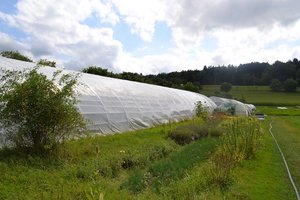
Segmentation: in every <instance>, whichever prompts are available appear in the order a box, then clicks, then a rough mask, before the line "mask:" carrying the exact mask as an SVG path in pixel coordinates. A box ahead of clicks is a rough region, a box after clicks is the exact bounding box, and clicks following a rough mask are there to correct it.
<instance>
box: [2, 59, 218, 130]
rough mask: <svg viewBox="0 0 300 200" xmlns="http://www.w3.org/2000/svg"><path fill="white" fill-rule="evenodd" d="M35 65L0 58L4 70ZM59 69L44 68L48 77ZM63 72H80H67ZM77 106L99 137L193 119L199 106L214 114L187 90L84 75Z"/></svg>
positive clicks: (201, 98) (203, 99)
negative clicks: (198, 103)
mask: <svg viewBox="0 0 300 200" xmlns="http://www.w3.org/2000/svg"><path fill="white" fill-rule="evenodd" d="M34 66H36V64H35V63H30V62H23V61H19V60H13V59H8V58H4V57H1V56H0V67H2V68H4V69H9V70H23V69H25V68H33V67H34ZM56 70H57V69H55V68H52V67H44V66H43V67H40V68H39V71H40V72H41V73H43V74H45V75H47V76H48V77H51V75H52V73H53V72H55V71H56ZM63 73H78V72H76V71H71V70H63ZM80 74H81V75H80V78H79V81H80V82H81V83H82V84H81V85H80V86H79V87H78V88H77V91H78V94H79V95H78V100H79V101H78V103H77V107H78V109H79V111H80V112H81V114H82V115H83V116H84V118H85V119H87V121H88V129H89V130H93V131H96V132H97V133H99V134H111V133H120V132H125V131H129V130H137V129H141V128H146V127H150V126H153V125H156V124H162V123H167V122H173V121H180V120H184V119H189V118H192V117H193V116H194V114H195V104H196V102H198V101H201V103H202V105H203V106H204V107H206V108H207V109H208V111H209V112H213V111H214V109H215V108H216V104H215V103H214V102H213V101H212V100H211V99H209V98H208V97H206V96H204V95H201V94H198V93H194V92H189V91H184V90H179V89H173V88H167V87H162V86H156V85H151V84H145V83H139V82H133V81H127V80H121V79H115V78H108V77H103V76H98V75H91V74H85V73H80Z"/></svg>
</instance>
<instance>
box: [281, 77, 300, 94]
mask: <svg viewBox="0 0 300 200" xmlns="http://www.w3.org/2000/svg"><path fill="white" fill-rule="evenodd" d="M284 90H285V91H287V92H296V90H297V81H295V80H294V79H287V80H285V81H284Z"/></svg>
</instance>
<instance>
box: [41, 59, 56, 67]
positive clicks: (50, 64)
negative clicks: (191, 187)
mask: <svg viewBox="0 0 300 200" xmlns="http://www.w3.org/2000/svg"><path fill="white" fill-rule="evenodd" d="M37 64H38V65H44V66H48V67H54V68H55V67H56V62H55V61H50V60H47V59H40V60H39V62H38V63H37Z"/></svg>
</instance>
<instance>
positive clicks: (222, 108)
mask: <svg viewBox="0 0 300 200" xmlns="http://www.w3.org/2000/svg"><path fill="white" fill-rule="evenodd" d="M209 98H210V99H211V100H212V101H213V102H214V103H215V104H216V105H217V108H216V111H217V112H226V113H229V114H231V115H245V116H248V115H250V114H251V113H252V112H253V111H254V110H255V106H254V105H252V104H244V103H242V102H240V101H237V100H234V99H226V98H221V97H215V96H212V97H209Z"/></svg>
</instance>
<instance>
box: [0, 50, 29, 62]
mask: <svg viewBox="0 0 300 200" xmlns="http://www.w3.org/2000/svg"><path fill="white" fill-rule="evenodd" d="M1 56H3V57H6V58H12V59H15V60H22V61H26V62H33V61H32V60H31V59H30V58H28V57H26V56H24V55H22V54H20V52H18V51H2V52H1Z"/></svg>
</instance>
